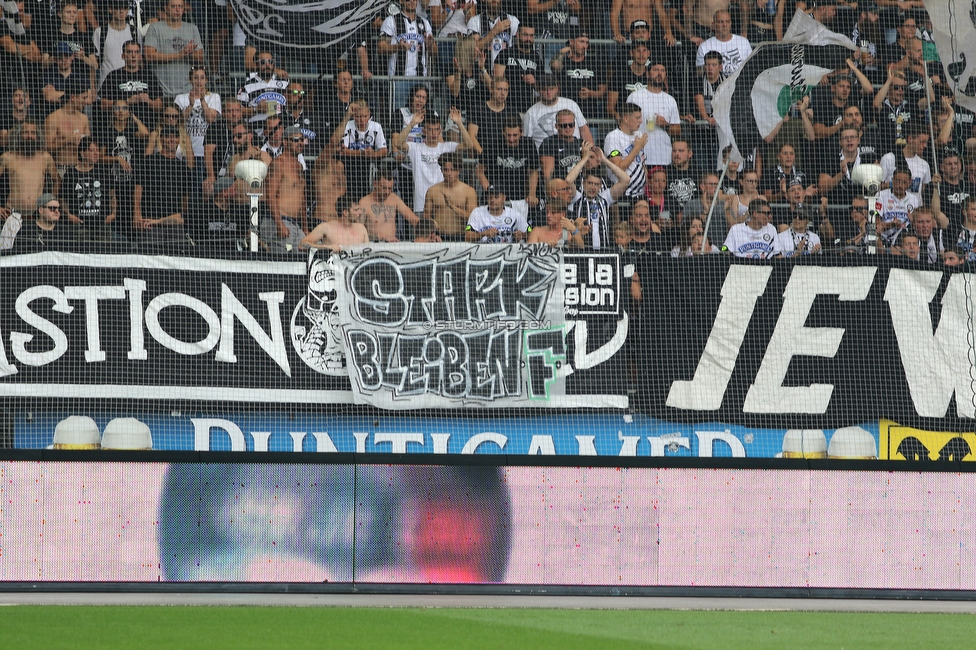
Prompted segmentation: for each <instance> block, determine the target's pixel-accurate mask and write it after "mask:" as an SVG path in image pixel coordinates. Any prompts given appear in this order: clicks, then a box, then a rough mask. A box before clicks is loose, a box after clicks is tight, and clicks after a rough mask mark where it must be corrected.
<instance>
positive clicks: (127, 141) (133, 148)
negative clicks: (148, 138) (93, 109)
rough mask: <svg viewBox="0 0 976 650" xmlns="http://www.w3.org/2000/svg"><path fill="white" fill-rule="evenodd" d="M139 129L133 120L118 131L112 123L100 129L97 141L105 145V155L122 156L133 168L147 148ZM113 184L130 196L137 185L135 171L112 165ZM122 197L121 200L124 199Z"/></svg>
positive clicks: (102, 145) (100, 144)
mask: <svg viewBox="0 0 976 650" xmlns="http://www.w3.org/2000/svg"><path fill="white" fill-rule="evenodd" d="M138 133H139V129H138V127H136V123H135V122H133V121H132V120H129V121H128V122H126V125H125V129H124V130H122V131H116V130H115V127H114V126H113V125H112V124H109V125H108V126H107V127H105V128H102V129H99V130H98V131H97V132H96V134H95V137H96V141H97V142H98V144H99V146H101V147H105V155H106V156H112V157H114V158H121V159H123V160H125V161H126V162H128V163H129V164H130V165H131V166H132V168H133V170H135V169H136V168H137V167H139V165H140V163H141V161H142V158H143V153H142V152H143V151H144V150H145V140H144V139H142V138H139V137H138ZM111 173H112V184H113V186H114V187H115V190H116V192H121V193H123V194H125V195H126V196H128V194H129V193H131V191H132V190H131V188H132V187H134V186H135V177H134V174H133V172H127V171H125V170H124V169H122V167H121V166H120V165H118V164H112V165H111ZM122 200H123V199H122V197H120V201H122Z"/></svg>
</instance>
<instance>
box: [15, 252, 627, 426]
mask: <svg viewBox="0 0 976 650" xmlns="http://www.w3.org/2000/svg"><path fill="white" fill-rule="evenodd" d="M0 269H2V273H3V278H4V281H3V283H2V285H0V395H3V396H6V397H24V398H44V397H55V398H78V399H123V400H128V399H135V400H154V401H155V400H191V401H228V402H243V403H265V404H267V403H275V404H343V403H345V404H350V403H353V401H354V398H355V401H357V402H360V403H370V404H374V405H376V406H381V407H385V408H395V409H424V408H431V407H441V408H455V407H470V406H492V407H498V406H520V407H536V408H554V407H555V408H567V407H571V408H583V409H585V408H604V407H609V408H624V407H626V406H627V397H626V390H625V386H624V384H623V381H624V377H623V374H622V373H620V372H619V367H620V364H621V363H622V361H617V360H616V359H617V358H615V355H616V353H618V352H619V351H620V350H621V349H622V348H623V345H624V342H625V340H626V337H627V323H628V321H627V314H626V312H625V311H624V310H623V309H622V308H621V306H620V295H619V294H620V288H619V285H620V282H621V278H620V274H621V269H620V262H619V259H618V258H617V256H615V255H610V256H605V255H604V256H580V257H578V258H571V259H570V261H568V262H567V264H566V265H565V267H563V265H562V258H561V257H560V256H559V255H558V254H552V253H548V254H543V252H542V250H541V249H539V248H538V247H534V246H524V247H523V246H480V245H474V246H468V245H451V246H444V247H441V248H436V249H435V248H433V247H429V246H427V247H422V246H421V247H417V246H408V245H402V246H401V245H392V246H386V247H381V246H377V247H373V248H370V249H364V250H362V251H361V252H359V253H357V254H356V255H355V256H353V255H349V254H343V255H332V254H331V253H329V252H326V253H325V254H323V253H322V252H316V253H314V254H312V255H310V256H309V258H308V261H307V262H306V261H301V262H278V261H250V260H220V259H197V258H174V257H163V256H149V255H81V254H73V253H39V254H34V255H23V256H11V257H4V258H0ZM564 278H565V279H564ZM564 301H566V303H567V304H566V305H564ZM564 310H568V311H569V312H570V313H571V317H570V318H567V317H566V316H565V315H564ZM346 350H351V351H352V354H351V355H349V356H348V357H347V355H346ZM347 358H348V359H351V362H348V363H347ZM611 359H613V360H614V363H607V362H608V361H610V360H611ZM350 377H351V378H352V385H351V384H350Z"/></svg>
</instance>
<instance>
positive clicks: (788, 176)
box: [759, 165, 816, 193]
mask: <svg viewBox="0 0 976 650" xmlns="http://www.w3.org/2000/svg"><path fill="white" fill-rule="evenodd" d="M781 180H785V181H786V187H787V188H789V186H790V182H791V181H793V180H798V181H800V184H801V185H803V187H807V186H808V185H811V184H813V183H814V182H816V181H814V180H812V179H810V178H809V177H808V176H807V175H806V174H805V173H804V172H802V171H800V170H799V169H797V168H796V165H793V169H791V170H790V171H789V172H787V171H784V170H783V168H782V167H780V166H779V165H776V166H775V167H773V168H772V169H768V170H765V171H763V175H762V180H761V181H760V183H759V191H760V192H765V191H767V190H768V191H771V192H774V193H778V192H781V191H782V185H780V181H781Z"/></svg>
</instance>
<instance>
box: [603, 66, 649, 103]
mask: <svg viewBox="0 0 976 650" xmlns="http://www.w3.org/2000/svg"><path fill="white" fill-rule="evenodd" d="M648 63H650V62H648ZM648 70H649V68H648V67H646V66H645V68H644V69H643V70H641V72H640V74H634V71H633V70H631V69H630V65H625V66H623V67H622V68H617V69H616V70H615V71H614V73H613V84H612V86H611V90H613V91H614V92H616V93H617V109H618V110H619V109H620V107H621V106H622V105H623V103H624V102H626V101H627V98H628V97H630V93H632V92H634V91H635V90H640V89H641V88H647V85H648V83H650V79H649V78H648V76H647V71H648Z"/></svg>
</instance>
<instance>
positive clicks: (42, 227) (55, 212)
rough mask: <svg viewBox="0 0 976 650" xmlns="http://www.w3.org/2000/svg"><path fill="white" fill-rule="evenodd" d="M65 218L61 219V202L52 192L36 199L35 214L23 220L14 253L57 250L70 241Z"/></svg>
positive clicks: (70, 234) (69, 232) (70, 233)
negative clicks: (29, 218)
mask: <svg viewBox="0 0 976 650" xmlns="http://www.w3.org/2000/svg"><path fill="white" fill-rule="evenodd" d="M67 221H68V220H67V218H65V219H61V202H60V201H58V199H57V197H56V196H54V195H53V194H42V195H41V196H40V197H38V199H37V215H36V216H35V218H34V219H32V220H28V221H25V222H24V225H23V227H22V228H21V229H20V233H18V235H17V239H16V240H15V242H14V252H15V253H27V252H31V251H38V250H58V249H59V248H63V247H64V246H65V245H66V244H70V243H71V241H72V232H71V230H70V228H69V227H68V223H67Z"/></svg>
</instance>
